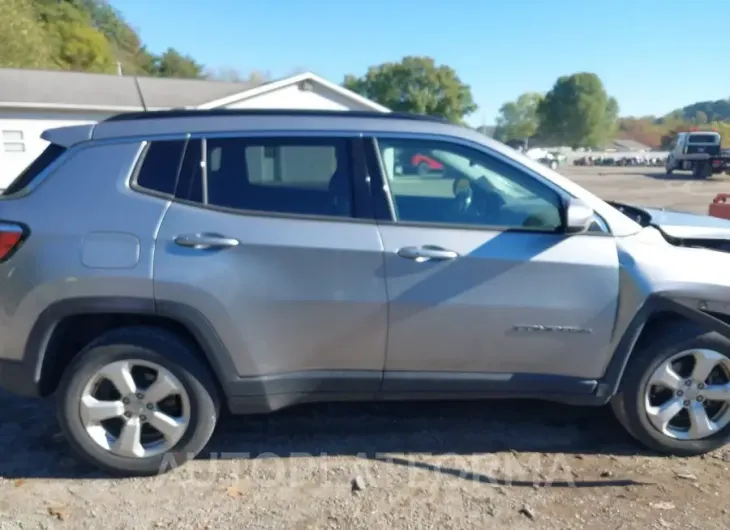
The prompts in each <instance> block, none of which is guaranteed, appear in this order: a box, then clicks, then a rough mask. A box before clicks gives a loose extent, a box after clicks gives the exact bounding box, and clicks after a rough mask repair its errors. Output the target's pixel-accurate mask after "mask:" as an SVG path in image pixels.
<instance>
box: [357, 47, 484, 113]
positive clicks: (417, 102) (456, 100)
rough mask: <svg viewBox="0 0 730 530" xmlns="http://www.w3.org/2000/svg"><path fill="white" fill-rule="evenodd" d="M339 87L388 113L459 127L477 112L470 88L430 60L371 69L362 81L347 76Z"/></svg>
mask: <svg viewBox="0 0 730 530" xmlns="http://www.w3.org/2000/svg"><path fill="white" fill-rule="evenodd" d="M343 85H344V86H345V87H346V88H348V89H350V90H352V91H354V92H356V93H358V94H360V95H361V96H364V97H366V98H368V99H371V100H373V101H376V102H377V103H380V104H381V105H383V106H385V107H388V108H389V109H391V110H394V111H398V112H413V113H417V114H427V115H431V116H441V117H443V118H446V119H448V120H450V121H452V122H455V123H461V122H462V121H463V119H464V117H465V116H467V115H468V114H471V113H472V112H474V111H475V110H476V109H477V106H476V104H475V103H474V99H473V97H472V93H471V88H470V87H469V85H466V84H464V83H463V82H462V81H461V79H460V78H459V76H458V75H457V74H456V72H455V71H454V69H453V68H451V67H449V66H446V65H439V66H437V65H436V63H435V62H434V60H433V59H432V58H430V57H415V56H408V57H404V58H403V59H402V60H401V61H400V62H397V63H395V62H390V63H383V64H380V65H377V66H371V67H370V68H369V69H368V71H367V73H366V74H365V75H364V76H362V77H355V76H352V75H348V76H346V77H345V81H344V83H343Z"/></svg>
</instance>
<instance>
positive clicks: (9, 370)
mask: <svg viewBox="0 0 730 530" xmlns="http://www.w3.org/2000/svg"><path fill="white" fill-rule="evenodd" d="M0 388H2V389H3V390H7V391H8V392H12V393H14V394H19V395H21V396H27V397H40V392H39V388H38V384H37V383H36V377H35V365H34V364H33V365H30V364H29V363H25V362H20V361H8V360H5V359H0Z"/></svg>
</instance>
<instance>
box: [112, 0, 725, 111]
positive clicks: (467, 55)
mask: <svg viewBox="0 0 730 530" xmlns="http://www.w3.org/2000/svg"><path fill="white" fill-rule="evenodd" d="M111 3H112V4H113V5H114V6H115V7H116V8H117V9H119V10H120V11H121V12H122V14H123V15H124V16H125V18H126V19H127V21H128V22H129V23H130V24H131V25H132V26H133V27H135V28H136V29H137V30H138V31H139V32H140V35H141V37H142V40H143V41H144V42H145V43H146V44H147V45H148V47H149V48H150V49H151V50H152V51H155V52H160V51H162V50H164V49H166V48H167V47H173V48H176V49H178V50H180V51H182V52H184V53H188V54H190V55H192V56H193V57H194V58H195V59H196V60H198V61H199V62H202V63H204V64H206V65H207V66H211V67H232V68H236V69H238V70H240V71H241V72H244V73H245V72H248V71H250V70H264V71H269V72H270V73H271V74H272V75H273V76H274V77H281V76H286V75H289V74H290V73H292V72H293V71H294V70H295V69H305V70H311V71H313V72H316V73H317V74H319V75H322V76H324V77H326V78H328V79H330V80H332V81H335V82H338V83H339V82H341V81H342V79H343V77H344V76H345V74H348V73H352V74H358V75H359V74H363V73H364V72H365V71H366V70H367V68H368V66H370V65H374V64H379V63H382V62H387V61H397V60H399V59H400V58H401V57H403V56H405V55H428V56H431V57H433V58H434V59H435V60H436V61H437V62H438V63H443V64H447V65H449V66H451V67H452V68H454V69H455V70H456V71H457V73H458V75H459V76H460V77H461V79H462V81H464V82H465V83H467V84H469V85H470V86H471V89H472V93H473V95H474V98H475V100H476V102H477V104H478V105H479V111H477V113H475V114H474V115H472V116H471V117H470V118H469V120H468V121H469V122H471V123H472V124H474V125H478V124H481V123H482V122H484V121H486V123H493V121H494V118H495V116H496V114H497V111H498V109H499V107H500V105H501V104H502V103H504V102H505V101H509V100H512V99H515V98H516V97H517V96H518V95H519V94H520V93H522V92H526V91H539V92H545V91H547V90H549V89H550V87H551V86H552V84H553V83H554V82H555V80H556V79H557V78H558V77H559V76H561V75H566V74H571V73H575V72H580V71H589V72H595V73H597V74H598V75H599V76H600V77H601V79H602V80H603V82H604V84H605V86H606V89H607V90H608V92H609V94H611V95H613V96H615V97H616V98H617V99H618V101H619V104H620V106H621V114H622V115H645V114H664V113H667V112H669V111H671V110H673V109H675V108H677V107H681V106H684V105H686V104H690V103H694V102H695V101H699V100H707V99H721V98H728V97H730V33H729V31H730V30H729V29H728V28H729V27H728V22H730V0H691V1H690V0H501V1H500V0H448V1H447V0H369V1H364V0H309V1H305V0H112V2H111ZM713 24H717V27H716V28H712V25H713Z"/></svg>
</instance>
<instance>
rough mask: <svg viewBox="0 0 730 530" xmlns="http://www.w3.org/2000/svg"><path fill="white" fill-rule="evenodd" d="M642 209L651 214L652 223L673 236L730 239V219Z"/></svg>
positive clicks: (657, 209)
mask: <svg viewBox="0 0 730 530" xmlns="http://www.w3.org/2000/svg"><path fill="white" fill-rule="evenodd" d="M642 209H643V210H644V211H645V212H647V213H648V214H649V215H651V221H652V224H654V225H657V226H658V227H659V228H661V229H662V231H663V232H664V233H665V234H667V235H669V236H671V237H676V238H678V239H702V240H705V239H710V240H727V241H730V220H727V219H720V218H719V217H712V216H710V215H701V214H695V213H688V212H679V211H674V210H667V209H664V208H645V207H642Z"/></svg>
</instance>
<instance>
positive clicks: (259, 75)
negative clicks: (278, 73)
mask: <svg viewBox="0 0 730 530" xmlns="http://www.w3.org/2000/svg"><path fill="white" fill-rule="evenodd" d="M205 77H206V78H207V79H210V80H212V81H226V82H229V83H248V84H250V85H251V86H258V85H263V84H264V83H268V82H269V81H271V73H270V72H266V71H260V70H252V71H251V72H249V73H248V74H242V73H241V72H240V71H238V70H237V69H235V68H229V67H223V68H217V69H211V70H207V71H206V74H205Z"/></svg>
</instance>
